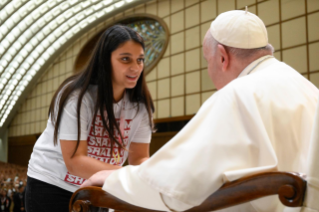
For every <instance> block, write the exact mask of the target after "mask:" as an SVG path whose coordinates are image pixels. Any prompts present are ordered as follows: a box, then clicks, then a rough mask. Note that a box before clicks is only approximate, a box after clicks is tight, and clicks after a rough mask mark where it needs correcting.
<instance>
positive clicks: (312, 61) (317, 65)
mask: <svg viewBox="0 0 319 212" xmlns="http://www.w3.org/2000/svg"><path fill="white" fill-rule="evenodd" d="M309 66H310V67H309V68H310V71H319V42H318V43H314V44H310V45H309Z"/></svg>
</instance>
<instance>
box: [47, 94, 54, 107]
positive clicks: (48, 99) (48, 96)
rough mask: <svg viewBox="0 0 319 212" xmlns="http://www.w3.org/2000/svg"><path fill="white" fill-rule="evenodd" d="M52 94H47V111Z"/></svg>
mask: <svg viewBox="0 0 319 212" xmlns="http://www.w3.org/2000/svg"><path fill="white" fill-rule="evenodd" d="M53 95H54V93H53V92H51V93H48V94H47V105H48V110H49V106H50V104H51V100H52V97H53Z"/></svg>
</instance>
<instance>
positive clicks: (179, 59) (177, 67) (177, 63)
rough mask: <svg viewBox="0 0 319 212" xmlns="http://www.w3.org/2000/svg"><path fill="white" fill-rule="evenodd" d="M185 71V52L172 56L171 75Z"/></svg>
mask: <svg viewBox="0 0 319 212" xmlns="http://www.w3.org/2000/svg"><path fill="white" fill-rule="evenodd" d="M183 72H184V53H182V54H178V55H174V56H172V57H171V75H175V74H180V73H183Z"/></svg>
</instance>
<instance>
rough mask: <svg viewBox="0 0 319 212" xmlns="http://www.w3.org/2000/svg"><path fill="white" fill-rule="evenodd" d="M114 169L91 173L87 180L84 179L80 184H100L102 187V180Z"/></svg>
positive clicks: (84, 185)
mask: <svg viewBox="0 0 319 212" xmlns="http://www.w3.org/2000/svg"><path fill="white" fill-rule="evenodd" d="M114 171H116V170H103V171H99V172H97V173H95V174H93V175H92V176H91V177H90V178H89V179H88V180H86V181H85V182H84V183H83V184H82V185H81V188H83V187H86V186H100V187H102V186H103V184H104V181H105V180H106V178H107V177H108V176H110V174H112V173H113V172H114Z"/></svg>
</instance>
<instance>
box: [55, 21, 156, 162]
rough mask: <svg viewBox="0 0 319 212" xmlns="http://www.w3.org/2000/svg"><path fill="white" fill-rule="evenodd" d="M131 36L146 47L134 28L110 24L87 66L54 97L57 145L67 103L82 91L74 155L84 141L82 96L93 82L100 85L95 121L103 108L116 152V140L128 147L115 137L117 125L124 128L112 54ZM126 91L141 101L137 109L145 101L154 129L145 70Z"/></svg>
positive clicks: (133, 100) (118, 143)
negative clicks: (115, 108) (116, 113)
mask: <svg viewBox="0 0 319 212" xmlns="http://www.w3.org/2000/svg"><path fill="white" fill-rule="evenodd" d="M130 40H131V41H134V42H136V43H138V44H140V45H141V46H142V47H143V49H145V47H144V41H143V38H142V37H141V36H140V35H139V34H138V33H137V32H135V31H134V30H132V29H131V28H129V27H126V26H121V25H114V26H112V27H110V28H108V29H107V30H106V31H105V32H104V33H103V34H102V36H101V37H100V39H99V41H98V43H97V46H96V47H95V50H94V52H93V55H92V58H91V60H90V62H89V64H88V66H87V67H86V69H85V70H84V71H82V72H80V73H78V74H75V75H73V76H71V77H69V78H67V79H66V80H65V81H64V82H63V83H62V84H61V85H60V87H59V88H58V90H57V91H56V92H55V94H54V96H53V98H52V100H51V104H50V108H49V116H50V115H51V120H52V123H53V124H54V145H57V135H58V130H59V126H60V121H61V116H62V112H63V107H64V105H65V103H66V102H67V99H68V97H69V96H70V94H71V93H72V92H74V91H75V90H79V91H80V92H79V97H78V102H77V119H78V120H77V125H78V126H77V128H78V138H77V144H76V148H75V150H74V153H73V155H72V157H73V156H74V154H75V153H76V151H77V149H78V147H79V143H80V134H81V122H80V116H81V112H80V111H81V103H82V98H83V96H84V94H85V92H86V91H87V89H88V87H89V85H97V87H98V91H97V99H96V102H95V106H94V115H93V123H95V119H96V116H97V113H98V112H99V113H100V114H99V115H101V119H102V123H103V127H104V130H106V131H107V133H108V135H109V138H110V141H111V150H112V152H113V146H114V144H117V145H118V146H119V147H120V148H124V146H123V144H121V143H120V142H119V141H117V140H116V138H115V137H114V130H115V129H116V130H117V131H118V132H120V130H119V126H118V124H117V122H116V119H115V116H114V111H113V99H114V98H113V86H112V64H111V54H112V52H113V51H114V50H116V49H117V48H118V47H119V45H120V44H123V43H124V42H127V41H130ZM60 92H61V94H60ZM126 93H127V94H128V96H129V99H130V101H131V102H135V103H137V106H138V109H137V111H138V110H139V103H142V104H144V105H145V107H146V109H147V112H148V116H149V125H150V128H151V129H153V120H152V113H153V112H154V105H153V101H152V98H151V95H150V92H149V90H148V88H147V86H146V82H145V76H144V71H143V72H142V74H141V75H140V78H139V79H138V81H137V84H136V86H135V87H134V88H133V89H126ZM57 98H58V100H57ZM56 104H57V105H56ZM104 111H106V113H107V117H105V116H106V115H105V113H104ZM56 113H57V115H56ZM121 137H122V135H121ZM122 139H123V138H122Z"/></svg>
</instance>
